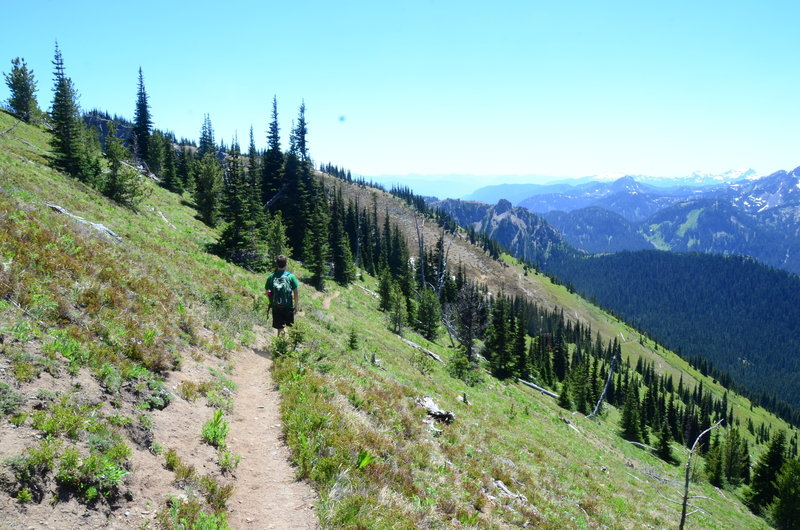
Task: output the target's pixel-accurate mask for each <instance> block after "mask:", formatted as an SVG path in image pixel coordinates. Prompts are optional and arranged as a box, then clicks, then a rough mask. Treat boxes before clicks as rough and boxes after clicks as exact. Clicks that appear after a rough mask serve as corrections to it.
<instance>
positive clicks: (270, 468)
mask: <svg viewBox="0 0 800 530" xmlns="http://www.w3.org/2000/svg"><path fill="white" fill-rule="evenodd" d="M269 331H270V330H269V329H263V330H259V332H258V336H259V339H258V341H257V342H256V345H255V347H254V348H252V349H249V348H246V349H243V350H241V351H240V352H238V353H237V354H236V358H235V359H234V362H235V365H236V368H235V369H234V373H233V381H234V382H235V383H236V385H237V390H236V393H235V396H234V408H233V417H232V418H231V431H230V434H229V435H228V442H229V445H230V447H231V450H232V451H233V452H234V453H236V454H239V455H241V456H242V461H241V463H240V464H239V467H238V469H237V470H236V490H235V491H234V494H233V496H232V497H231V499H230V501H229V502H228V508H229V510H230V511H229V514H230V523H231V527H232V528H239V529H247V528H253V529H259V530H261V529H270V528H275V529H306V528H318V527H319V523H318V520H317V516H316V514H315V512H314V503H315V502H316V499H317V497H316V493H315V492H314V490H313V489H312V488H311V486H310V485H309V484H308V483H306V482H298V481H296V480H295V470H294V468H292V466H291V465H290V464H289V461H290V454H289V448H288V447H287V446H286V444H285V443H284V442H283V439H282V426H281V418H280V394H279V393H278V391H277V389H275V386H274V384H273V381H272V375H271V373H270V367H271V366H272V360H271V359H270V357H269V352H268V350H267V349H266V347H267V344H268V341H269V339H270V338H271V336H270V335H269Z"/></svg>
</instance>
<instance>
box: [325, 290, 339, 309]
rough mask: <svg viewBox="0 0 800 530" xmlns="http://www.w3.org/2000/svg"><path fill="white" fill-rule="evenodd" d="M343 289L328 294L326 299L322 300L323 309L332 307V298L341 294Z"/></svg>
mask: <svg viewBox="0 0 800 530" xmlns="http://www.w3.org/2000/svg"><path fill="white" fill-rule="evenodd" d="M340 294H342V293H341V291H336V292H335V293H333V294H331V295H330V296H326V297H325V299H324V300H322V309H330V308H331V300H333V299H334V298H336V297H337V296H339V295H340Z"/></svg>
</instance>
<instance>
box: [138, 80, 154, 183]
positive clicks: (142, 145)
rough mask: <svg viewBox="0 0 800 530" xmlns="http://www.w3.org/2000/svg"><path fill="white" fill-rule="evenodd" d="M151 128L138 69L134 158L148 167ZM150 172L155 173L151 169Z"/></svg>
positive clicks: (148, 107)
mask: <svg viewBox="0 0 800 530" xmlns="http://www.w3.org/2000/svg"><path fill="white" fill-rule="evenodd" d="M152 127H153V120H152V118H151V117H150V103H149V102H148V98H147V92H146V91H145V89H144V77H143V76H142V68H141V67H139V85H138V88H137V89H136V109H135V111H134V114H133V138H134V145H135V146H136V152H134V156H135V157H136V159H137V160H142V161H144V162H146V163H147V165H148V166H150V162H151V160H150V156H149V155H150V130H151V129H152ZM151 171H155V170H153V169H152V168H151Z"/></svg>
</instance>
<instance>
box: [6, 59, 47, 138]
mask: <svg viewBox="0 0 800 530" xmlns="http://www.w3.org/2000/svg"><path fill="white" fill-rule="evenodd" d="M3 76H4V77H5V79H6V85H7V86H8V90H9V91H10V93H11V95H10V97H9V98H8V107H9V109H11V112H13V113H14V114H16V115H17V116H18V117H19V119H21V120H22V121H24V122H27V123H32V122H35V121H38V119H39V116H40V115H41V111H40V110H39V104H38V103H37V102H36V80H35V79H34V76H33V70H29V69H28V65H27V64H26V63H25V59H21V58H19V57H17V58H15V59H12V60H11V73H8V74H5V73H4V74H3Z"/></svg>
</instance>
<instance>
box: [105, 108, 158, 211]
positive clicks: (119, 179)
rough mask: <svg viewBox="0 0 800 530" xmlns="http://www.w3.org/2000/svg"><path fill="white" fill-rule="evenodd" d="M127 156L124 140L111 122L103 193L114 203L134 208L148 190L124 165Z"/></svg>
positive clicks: (132, 171)
mask: <svg viewBox="0 0 800 530" xmlns="http://www.w3.org/2000/svg"><path fill="white" fill-rule="evenodd" d="M127 155H128V153H127V149H125V146H124V145H123V144H122V140H120V139H119V138H117V130H116V126H115V125H114V122H113V121H110V122H109V123H108V136H107V137H106V160H107V161H108V170H109V171H108V176H107V177H106V180H105V182H104V183H103V187H102V192H103V194H104V195H105V196H106V197H108V198H110V199H111V200H113V201H116V202H118V203H120V204H124V205H126V206H130V207H134V206H136V205H137V204H138V203H139V202H140V201H141V200H142V199H143V198H144V196H145V194H146V189H147V188H145V185H144V182H143V181H142V178H141V176H140V175H139V173H138V172H136V171H134V170H132V169H130V168H128V167H127V166H124V165H123V163H122V162H123V161H124V160H125V159H126V158H127V157H128V156H127Z"/></svg>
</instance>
